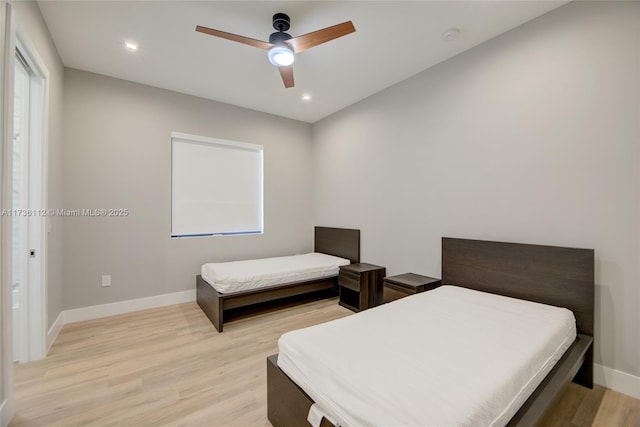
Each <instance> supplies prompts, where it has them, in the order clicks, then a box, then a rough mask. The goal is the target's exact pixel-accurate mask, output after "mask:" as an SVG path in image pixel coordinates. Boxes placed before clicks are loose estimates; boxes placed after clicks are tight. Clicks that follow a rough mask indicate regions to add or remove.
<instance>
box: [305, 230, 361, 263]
mask: <svg viewBox="0 0 640 427" xmlns="http://www.w3.org/2000/svg"><path fill="white" fill-rule="evenodd" d="M314 251H315V252H322V253H324V254H329V255H335V256H339V257H340V258H347V259H349V260H351V262H352V263H357V262H360V230H354V229H350V228H331V227H315V237H314Z"/></svg>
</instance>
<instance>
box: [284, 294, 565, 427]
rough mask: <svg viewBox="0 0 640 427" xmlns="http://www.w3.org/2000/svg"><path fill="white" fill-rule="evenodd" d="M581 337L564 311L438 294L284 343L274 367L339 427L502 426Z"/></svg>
mask: <svg viewBox="0 0 640 427" xmlns="http://www.w3.org/2000/svg"><path fill="white" fill-rule="evenodd" d="M575 337H576V326H575V318H574V316H573V313H572V312H571V311H569V310H567V309H564V308H558V307H551V306H548V305H543V304H537V303H532V302H529V301H523V300H518V299H513V298H507V297H502V296H497V295H492V294H488V293H483V292H477V291H472V290H468V289H464V288H459V287H454V286H442V287H440V288H437V289H435V290H433V291H429V292H424V293H420V294H417V295H414V296H411V297H407V298H403V299H400V300H397V301H395V302H392V303H389V304H385V305H382V306H379V307H376V308H373V309H369V310H366V311H363V312H361V313H359V314H357V315H353V316H348V317H345V318H342V319H339V320H335V321H332V322H328V323H325V324H321V325H317V326H313V327H310V328H306V329H301V330H297V331H293V332H289V333H287V334H284V335H283V336H282V337H281V338H280V340H279V342H278V346H279V350H280V353H279V355H278V366H279V367H280V368H281V369H282V370H283V371H284V372H285V373H286V374H287V375H288V376H289V377H290V378H291V379H293V380H294V381H295V382H296V383H297V384H298V385H299V386H300V387H301V388H302V389H303V390H304V391H305V392H306V393H307V394H308V395H309V396H310V397H311V398H312V399H313V400H314V401H315V402H316V404H317V405H318V406H319V408H320V409H321V410H322V411H323V412H324V413H325V414H326V415H328V416H329V417H330V418H333V419H334V420H336V421H337V422H338V424H339V425H341V426H343V427H350V426H403V427H411V426H416V427H418V426H419V427H428V426H447V427H448V426H474V427H475V426H502V425H505V424H506V423H507V422H508V421H509V419H510V418H511V417H512V416H513V415H514V414H515V413H516V412H517V411H518V409H519V408H520V406H521V405H522V404H523V403H524V401H525V400H526V399H527V398H528V396H529V395H530V394H531V393H532V392H533V390H535V388H536V387H537V386H538V384H539V383H540V382H541V381H542V379H543V378H544V377H545V376H546V374H547V373H548V372H549V371H550V370H551V369H552V368H553V366H554V365H555V363H556V362H557V361H558V360H559V359H560V357H561V356H562V354H563V353H564V352H565V351H566V349H567V348H569V346H570V345H571V344H572V342H573V341H574V340H575ZM316 409H317V408H316Z"/></svg>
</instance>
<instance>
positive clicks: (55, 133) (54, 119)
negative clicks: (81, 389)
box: [12, 1, 64, 326]
mask: <svg viewBox="0 0 640 427" xmlns="http://www.w3.org/2000/svg"><path fill="white" fill-rule="evenodd" d="M12 4H13V7H14V10H15V17H16V27H17V31H18V32H19V34H20V35H22V36H26V37H27V39H28V40H29V41H30V42H31V44H32V45H33V47H34V48H35V50H36V51H37V53H38V55H39V56H40V58H41V59H42V61H43V62H44V65H45V66H46V67H47V70H48V71H49V105H48V112H49V122H48V126H49V129H48V130H49V133H48V135H47V137H48V141H47V142H48V157H49V160H48V165H47V167H48V170H47V191H48V202H49V203H48V204H49V207H51V208H58V207H62V98H63V83H64V80H63V79H64V77H63V76H64V67H63V65H62V61H61V60H60V56H59V55H58V51H57V49H56V47H55V45H54V44H53V41H52V39H51V36H50V35H49V30H48V28H47V25H46V24H45V22H44V20H43V19H42V15H41V14H40V9H39V8H38V5H37V4H36V2H34V1H19V2H13V3H12ZM47 253H48V264H47V313H48V314H47V317H48V325H49V326H51V325H52V324H53V322H54V321H55V320H56V318H57V317H58V316H59V315H60V312H61V311H62V310H63V304H62V294H63V290H62V219H60V218H55V217H54V218H51V232H50V233H49V234H48V248H47Z"/></svg>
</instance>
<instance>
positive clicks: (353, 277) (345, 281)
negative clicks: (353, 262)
mask: <svg viewBox="0 0 640 427" xmlns="http://www.w3.org/2000/svg"><path fill="white" fill-rule="evenodd" d="M338 285H340V286H344V287H345V288H348V289H351V290H353V291H356V292H360V275H359V274H355V273H351V272H349V271H340V275H339V276H338Z"/></svg>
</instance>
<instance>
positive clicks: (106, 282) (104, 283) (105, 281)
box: [102, 274, 111, 288]
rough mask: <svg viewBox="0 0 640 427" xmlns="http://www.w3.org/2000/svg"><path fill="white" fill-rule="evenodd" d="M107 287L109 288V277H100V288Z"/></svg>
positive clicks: (107, 275)
mask: <svg viewBox="0 0 640 427" xmlns="http://www.w3.org/2000/svg"><path fill="white" fill-rule="evenodd" d="M107 286H111V275H110V274H105V275H104V276H102V287H103V288H106V287H107Z"/></svg>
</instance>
